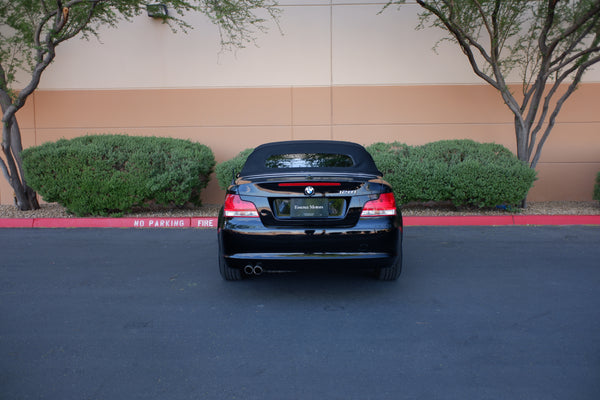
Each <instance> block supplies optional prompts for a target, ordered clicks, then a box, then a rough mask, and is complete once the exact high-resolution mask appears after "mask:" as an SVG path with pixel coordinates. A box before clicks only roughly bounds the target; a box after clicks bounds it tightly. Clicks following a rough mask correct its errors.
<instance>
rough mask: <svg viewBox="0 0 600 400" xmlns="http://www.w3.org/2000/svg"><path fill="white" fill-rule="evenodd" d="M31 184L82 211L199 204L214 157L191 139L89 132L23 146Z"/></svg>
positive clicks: (105, 212)
mask: <svg viewBox="0 0 600 400" xmlns="http://www.w3.org/2000/svg"><path fill="white" fill-rule="evenodd" d="M22 155H23V169H24V174H25V178H26V179H27V182H28V183H29V185H30V186H31V187H32V188H33V189H34V190H36V191H37V192H38V193H39V194H40V195H41V196H42V198H43V199H44V200H45V201H48V202H57V203H59V204H61V205H63V206H64V207H65V208H66V209H67V210H68V211H69V212H71V213H73V214H75V215H78V216H83V215H120V214H122V213H123V212H128V211H131V209H132V208H133V207H145V206H148V205H150V204H153V205H154V204H158V205H163V206H182V205H184V204H185V203H188V202H191V203H193V204H197V205H198V204H200V193H201V190H202V189H203V188H205V187H206V185H207V183H208V180H209V176H210V174H211V173H212V171H213V168H214V165H215V161H214V156H213V153H212V151H211V150H210V149H209V148H208V147H207V146H205V145H203V144H200V143H192V142H191V141H189V140H181V139H171V138H159V137H131V136H126V135H89V136H82V137H77V138H75V139H71V140H65V139H62V140H59V141H57V142H54V143H46V144H43V145H41V146H37V147H31V148H28V149H26V150H24V151H23V153H22Z"/></svg>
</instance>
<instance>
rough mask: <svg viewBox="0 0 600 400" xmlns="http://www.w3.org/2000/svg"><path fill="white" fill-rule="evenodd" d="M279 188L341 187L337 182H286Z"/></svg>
mask: <svg viewBox="0 0 600 400" xmlns="http://www.w3.org/2000/svg"><path fill="white" fill-rule="evenodd" d="M279 186H283V187H285V186H342V184H341V183H339V182H288V183H280V184H279Z"/></svg>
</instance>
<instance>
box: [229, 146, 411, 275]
mask: <svg viewBox="0 0 600 400" xmlns="http://www.w3.org/2000/svg"><path fill="white" fill-rule="evenodd" d="M266 147H267V149H266V150H265V149H264V148H263V146H261V147H260V148H257V150H256V151H255V153H256V152H257V151H258V155H256V156H255V157H254V158H253V157H252V155H251V157H249V159H248V161H247V164H246V166H245V167H244V169H243V170H242V173H241V174H240V177H239V178H238V179H236V181H235V182H234V183H233V184H232V185H231V186H230V188H229V190H228V192H227V195H226V199H225V204H224V207H223V208H222V210H221V213H220V216H219V252H220V254H219V257H220V264H221V268H220V270H221V273H222V275H223V277H224V278H225V279H229V280H235V279H240V278H241V277H243V276H244V274H246V275H250V274H260V273H262V272H264V271H269V270H282V269H283V270H288V269H296V268H307V267H321V266H333V265H335V266H338V267H339V266H342V267H348V268H356V267H358V268H369V269H375V270H377V271H378V272H379V273H380V278H381V279H385V280H393V279H396V278H397V277H398V275H399V274H400V270H401V256H402V251H401V243H402V218H401V216H400V213H399V211H398V210H397V208H396V203H395V201H394V195H393V193H392V190H391V187H390V185H389V184H388V183H386V182H385V181H383V180H382V179H381V176H380V174H379V173H378V171H377V169H376V168H375V167H374V163H372V159H371V158H370V156H369V155H368V153H366V151H365V150H364V148H362V146H359V145H355V144H351V143H347V142H314V141H310V142H284V143H282V142H280V143H274V144H269V145H266ZM263 153H264V154H263ZM253 154H254V153H253ZM365 154H366V155H365ZM365 159H366V161H367V162H366V165H365ZM248 163H257V165H258V166H259V167H258V168H252V165H250V166H249V165H248ZM265 165H266V167H265Z"/></svg>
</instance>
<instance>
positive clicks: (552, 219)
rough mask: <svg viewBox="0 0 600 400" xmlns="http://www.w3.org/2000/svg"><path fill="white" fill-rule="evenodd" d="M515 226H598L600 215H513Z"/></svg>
mask: <svg viewBox="0 0 600 400" xmlns="http://www.w3.org/2000/svg"><path fill="white" fill-rule="evenodd" d="M513 218H514V220H515V225H600V215H515V216H514V217H513Z"/></svg>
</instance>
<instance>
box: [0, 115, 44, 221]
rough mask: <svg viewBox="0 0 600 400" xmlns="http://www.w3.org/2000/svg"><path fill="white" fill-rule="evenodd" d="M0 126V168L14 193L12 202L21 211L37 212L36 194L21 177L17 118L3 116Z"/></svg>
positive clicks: (21, 162)
mask: <svg viewBox="0 0 600 400" xmlns="http://www.w3.org/2000/svg"><path fill="white" fill-rule="evenodd" d="M4 117H5V118H6V119H4V118H3V121H4V122H3V126H2V152H3V153H4V160H2V159H0V168H1V169H2V172H3V173H4V176H5V177H6V179H7V181H8V183H9V184H10V186H11V187H12V189H13V191H14V201H15V205H16V206H17V208H18V209H19V210H21V211H27V210H37V209H39V208H40V205H39V203H38V200H37V194H36V192H35V191H34V190H33V189H32V188H30V187H29V186H28V185H27V182H26V181H25V177H24V176H23V160H22V159H21V150H22V148H23V146H22V144H21V131H20V129H19V124H18V123H17V118H16V117H15V115H14V114H13V115H12V116H8V117H7V116H6V115H5V116H4Z"/></svg>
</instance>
